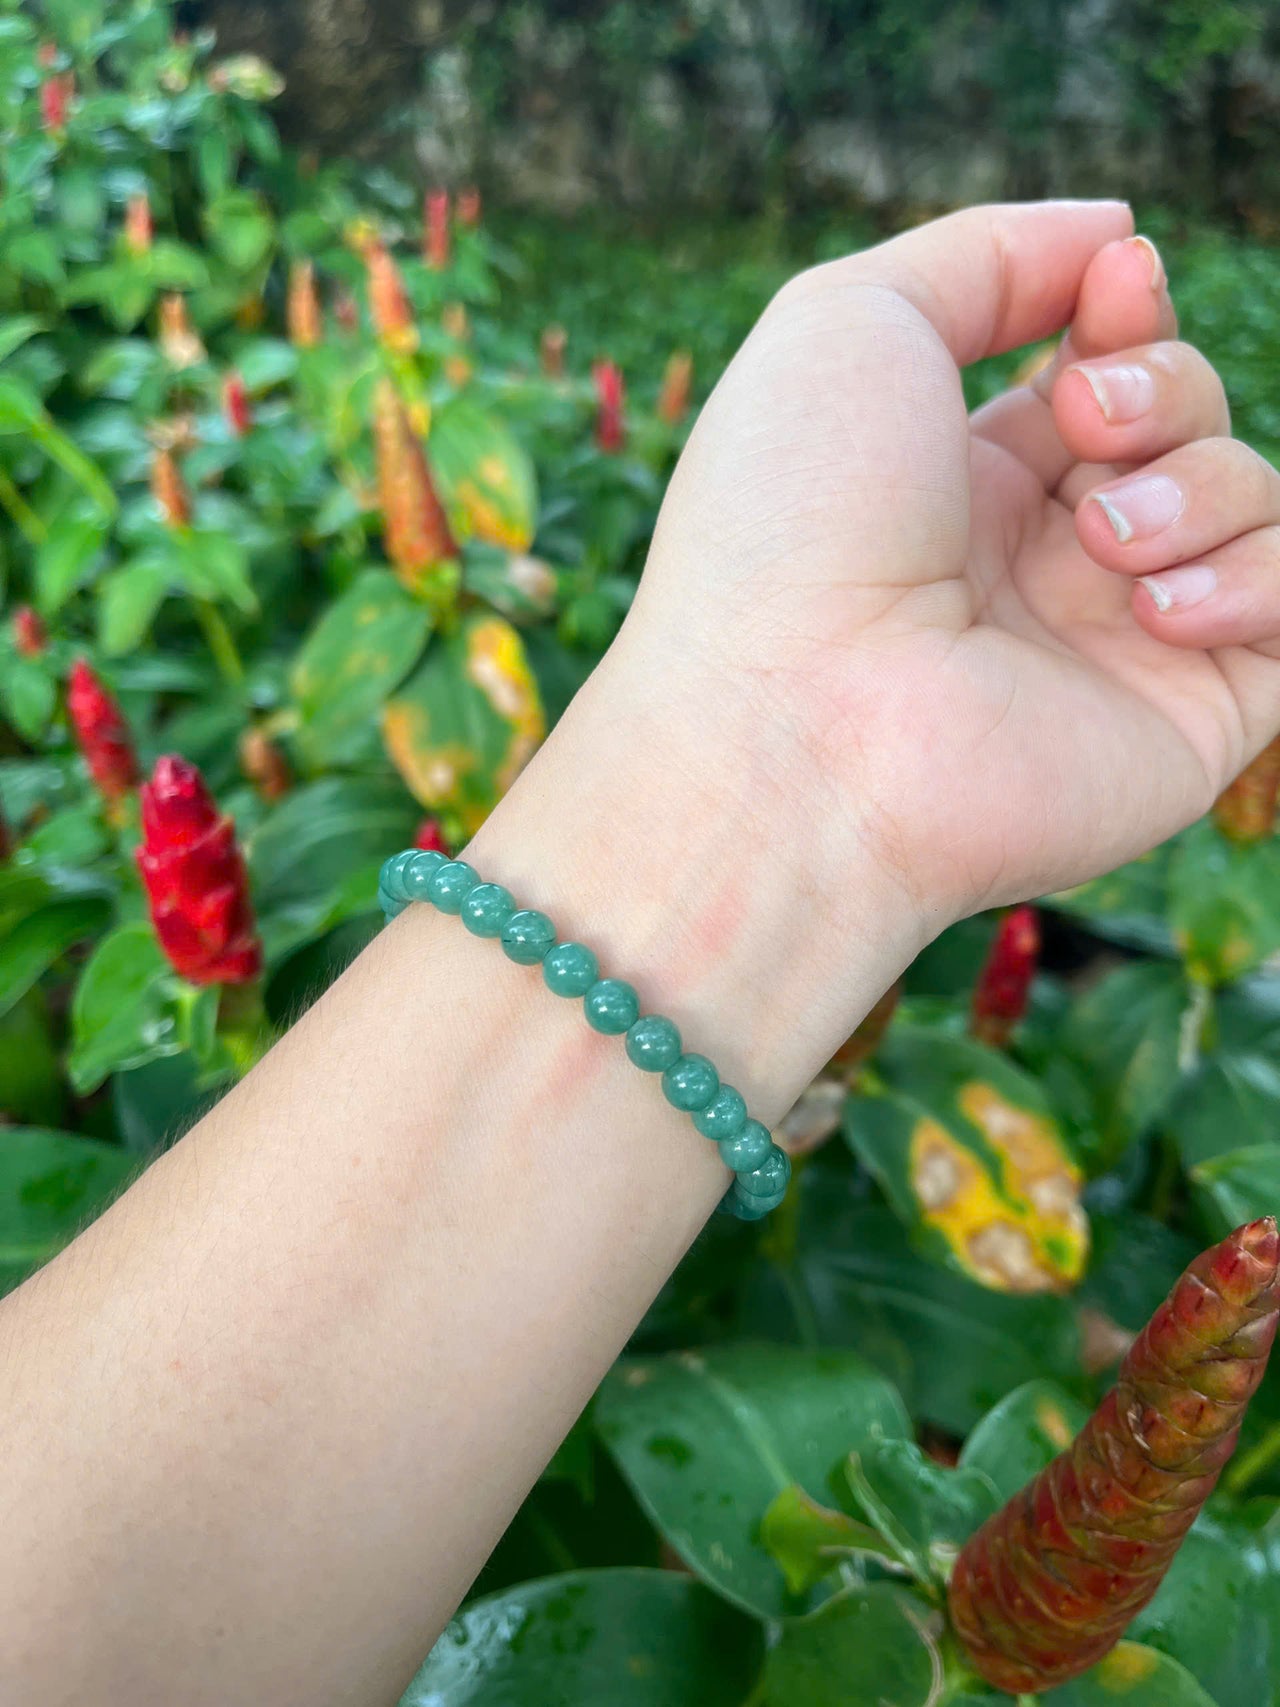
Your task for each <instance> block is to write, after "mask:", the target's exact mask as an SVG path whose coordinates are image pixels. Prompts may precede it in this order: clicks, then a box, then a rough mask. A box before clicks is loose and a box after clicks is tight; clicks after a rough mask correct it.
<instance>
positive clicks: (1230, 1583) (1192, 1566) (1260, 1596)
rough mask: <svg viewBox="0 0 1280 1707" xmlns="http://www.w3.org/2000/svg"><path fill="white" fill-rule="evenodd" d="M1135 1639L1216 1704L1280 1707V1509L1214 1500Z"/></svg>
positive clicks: (1138, 1624)
mask: <svg viewBox="0 0 1280 1707" xmlns="http://www.w3.org/2000/svg"><path fill="white" fill-rule="evenodd" d="M1132 1630H1133V1634H1134V1635H1135V1636H1137V1637H1140V1638H1141V1640H1142V1641H1144V1642H1147V1643H1149V1644H1150V1646H1151V1647H1153V1648H1159V1649H1160V1651H1161V1652H1162V1653H1165V1654H1168V1655H1170V1657H1171V1658H1173V1659H1175V1660H1177V1661H1179V1663H1180V1664H1182V1665H1184V1666H1185V1667H1186V1669H1187V1670H1188V1671H1189V1672H1190V1673H1191V1674H1192V1676H1193V1677H1195V1678H1196V1680H1197V1681H1198V1682H1199V1683H1200V1684H1202V1685H1203V1687H1204V1688H1205V1689H1207V1690H1208V1691H1209V1693H1210V1695H1212V1696H1213V1698H1214V1699H1215V1700H1216V1701H1220V1702H1222V1703H1224V1707H1225V1704H1227V1703H1231V1704H1234V1703H1235V1702H1249V1703H1252V1704H1253V1707H1277V1704H1278V1703H1280V1503H1278V1502H1276V1501H1275V1500H1258V1501H1255V1502H1252V1503H1251V1504H1250V1505H1249V1506H1247V1507H1245V1508H1244V1510H1243V1511H1235V1512H1233V1511H1231V1510H1230V1508H1229V1507H1227V1506H1226V1504H1225V1502H1223V1501H1218V1502H1215V1503H1214V1504H1213V1505H1211V1506H1210V1507H1209V1509H1208V1510H1207V1511H1206V1512H1204V1513H1203V1514H1202V1515H1201V1517H1200V1519H1199V1520H1198V1522H1197V1523H1196V1526H1195V1528H1194V1529H1193V1530H1192V1531H1191V1533H1190V1535H1188V1536H1187V1538H1186V1540H1185V1541H1184V1542H1183V1544H1182V1546H1181V1547H1180V1548H1179V1550H1178V1553H1177V1555H1176V1557H1175V1558H1174V1561H1173V1564H1172V1565H1171V1566H1170V1568H1169V1574H1168V1575H1167V1576H1166V1577H1165V1579H1164V1581H1163V1583H1161V1585H1160V1588H1159V1590H1158V1592H1157V1594H1156V1597H1155V1599H1154V1600H1153V1601H1152V1602H1151V1604H1150V1605H1149V1606H1148V1607H1145V1608H1144V1609H1143V1611H1141V1612H1140V1613H1139V1614H1138V1616H1137V1618H1136V1619H1135V1620H1134V1623H1133V1626H1132Z"/></svg>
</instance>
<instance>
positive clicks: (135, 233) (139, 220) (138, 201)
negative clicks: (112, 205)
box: [124, 190, 153, 255]
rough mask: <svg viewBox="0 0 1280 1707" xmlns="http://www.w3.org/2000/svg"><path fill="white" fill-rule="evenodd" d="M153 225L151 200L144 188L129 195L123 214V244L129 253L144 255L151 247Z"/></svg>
mask: <svg viewBox="0 0 1280 1707" xmlns="http://www.w3.org/2000/svg"><path fill="white" fill-rule="evenodd" d="M152 236H153V227H152V223H151V201H150V198H149V197H148V195H147V192H146V191H145V190H140V191H139V192H138V194H137V195H136V196H130V197H129V205H128V207H127V208H126V209H125V216H124V246H125V248H126V249H127V250H128V251H129V253H130V254H131V255H145V254H146V253H147V252H148V250H149V249H150V248H151V239H152Z"/></svg>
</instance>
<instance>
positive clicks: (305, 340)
mask: <svg viewBox="0 0 1280 1707" xmlns="http://www.w3.org/2000/svg"><path fill="white" fill-rule="evenodd" d="M285 326H286V329H287V330H288V333H289V342H290V343H291V344H293V345H294V347H295V348H296V349H299V350H313V349H315V347H316V345H317V344H318V343H319V342H320V340H321V339H322V338H323V336H324V315H323V314H322V313H321V310H320V296H319V293H318V292H317V290H316V269H315V267H314V266H313V264H312V263H311V262H310V261H295V262H294V263H293V265H292V266H291V267H290V268H289V295H288V298H287V300H286V302H285Z"/></svg>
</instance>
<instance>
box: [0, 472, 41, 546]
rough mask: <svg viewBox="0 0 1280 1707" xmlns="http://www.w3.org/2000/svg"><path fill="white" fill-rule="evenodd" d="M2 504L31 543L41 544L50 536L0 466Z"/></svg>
mask: <svg viewBox="0 0 1280 1707" xmlns="http://www.w3.org/2000/svg"><path fill="white" fill-rule="evenodd" d="M0 504H3V505H4V507H5V509H6V510H7V511H8V512H9V514H10V516H11V517H12V518H13V521H14V525H15V526H16V527H17V528H18V529H19V530H20V532H21V533H22V535H23V537H24V538H25V539H26V540H28V541H29V543H30V544H32V545H40V544H42V543H43V541H44V540H45V539H46V538H47V537H48V532H49V530H48V529H47V528H46V527H45V525H44V523H43V522H42V521H41V520H40V517H39V516H38V515H37V514H36V513H35V511H34V510H33V509H32V508H31V506H30V504H28V502H27V500H26V499H25V498H24V497H23V496H22V493H21V492H19V490H18V488H17V487H16V486H15V485H14V483H13V481H12V480H11V479H10V478H9V475H8V473H7V472H6V471H5V470H4V469H3V468H0Z"/></svg>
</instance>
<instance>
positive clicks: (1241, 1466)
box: [1222, 1423, 1280, 1494]
mask: <svg viewBox="0 0 1280 1707" xmlns="http://www.w3.org/2000/svg"><path fill="white" fill-rule="evenodd" d="M1277 1461H1280V1423H1272V1425H1271V1427H1270V1428H1269V1429H1268V1430H1267V1432H1266V1433H1265V1434H1264V1435H1263V1437H1262V1439H1261V1440H1260V1441H1259V1442H1258V1443H1257V1445H1256V1446H1251V1447H1250V1448H1249V1450H1248V1452H1246V1453H1245V1455H1244V1456H1243V1458H1240V1459H1238V1460H1237V1461H1236V1463H1234V1464H1233V1465H1232V1466H1231V1468H1230V1469H1229V1470H1228V1471H1227V1473H1226V1475H1225V1476H1224V1477H1223V1479H1222V1480H1223V1486H1224V1487H1225V1488H1226V1490H1227V1492H1228V1493H1229V1494H1242V1493H1244V1492H1245V1490H1246V1489H1247V1488H1249V1487H1251V1486H1252V1485H1253V1483H1254V1482H1256V1481H1257V1479H1258V1477H1259V1476H1261V1475H1262V1474H1263V1472H1264V1471H1266V1470H1269V1469H1270V1468H1271V1466H1272V1465H1273V1464H1275V1463H1276V1462H1277Z"/></svg>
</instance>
